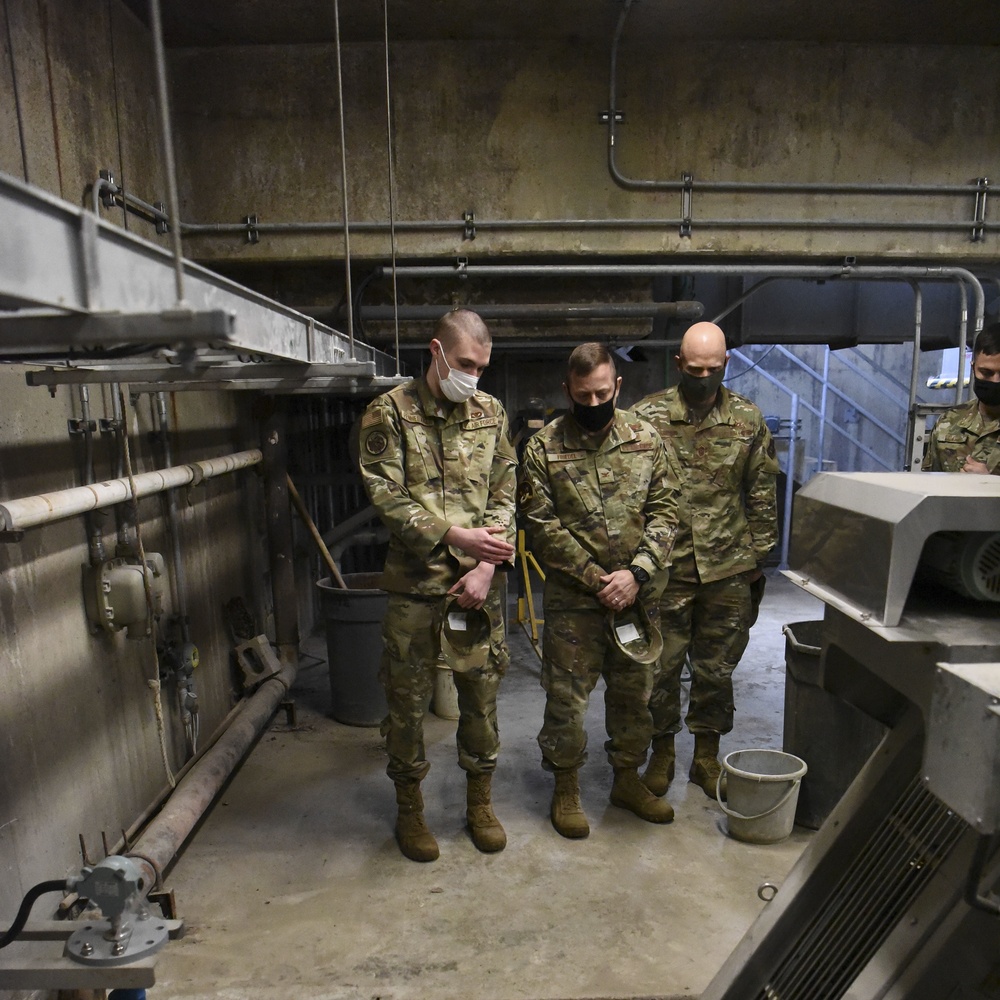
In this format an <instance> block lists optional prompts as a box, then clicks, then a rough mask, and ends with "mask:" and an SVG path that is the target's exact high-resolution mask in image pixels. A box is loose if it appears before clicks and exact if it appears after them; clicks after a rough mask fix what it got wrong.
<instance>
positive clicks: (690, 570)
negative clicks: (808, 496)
mask: <svg viewBox="0 0 1000 1000" xmlns="http://www.w3.org/2000/svg"><path fill="white" fill-rule="evenodd" d="M633 412H634V413H635V414H636V415H637V416H639V417H641V418H642V419H643V420H648V421H649V423H651V424H652V425H653V426H654V427H655V428H656V429H657V430H658V431H659V432H660V435H661V437H662V438H663V443H664V444H665V445H666V448H667V454H668V455H669V456H670V458H671V461H672V463H673V465H674V466H675V468H676V469H677V470H678V473H679V475H680V479H681V482H680V504H679V510H678V514H679V518H680V528H679V530H678V533H677V541H676V542H675V543H674V553H673V569H672V570H671V579H673V580H686V581H694V582H699V581H700V582H702V583H712V582H713V581H715V580H725V579H726V578H728V577H730V576H735V575H736V574H737V573H744V572H747V571H748V570H753V569H756V568H757V567H758V566H759V565H760V564H761V563H762V562H763V561H764V557H765V556H766V555H767V554H768V552H770V551H771V549H773V548H774V546H775V543H776V542H777V540H778V516H777V504H776V497H775V483H776V476H777V473H778V460H777V458H776V457H775V453H774V442H773V441H772V440H771V434H770V432H769V431H768V429H767V426H766V425H765V424H764V417H763V416H762V414H761V412H760V410H759V409H757V407H756V406H755V405H754V404H753V403H752V402H750V400H749V399H747V398H746V397H745V396H741V395H739V394H738V393H735V392H731V391H730V390H729V389H727V388H725V386H723V387H722V388H720V389H719V396H718V398H717V399H716V402H715V405H714V406H713V407H712V409H711V410H709V411H708V413H707V414H706V415H705V417H704V418H703V419H702V421H701V423H699V424H693V423H691V422H690V419H689V415H688V405H687V403H686V402H685V400H684V398H683V397H682V396H681V394H680V389H679V388H677V387H676V386H675V387H673V388H671V389H665V390H663V391H662V392H657V393H653V394H652V395H651V396H647V397H646V398H645V399H643V400H640V401H639V402H638V403H637V404H636V405H635V407H634V408H633Z"/></svg>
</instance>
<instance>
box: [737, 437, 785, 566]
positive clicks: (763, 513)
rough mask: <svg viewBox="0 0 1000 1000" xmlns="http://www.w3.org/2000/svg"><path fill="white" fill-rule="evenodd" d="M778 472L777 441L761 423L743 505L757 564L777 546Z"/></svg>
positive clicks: (745, 480)
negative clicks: (775, 446) (775, 447)
mask: <svg viewBox="0 0 1000 1000" xmlns="http://www.w3.org/2000/svg"><path fill="white" fill-rule="evenodd" d="M778 471H779V467H778V458H777V455H776V454H775V450H774V440H773V438H772V437H771V432H770V431H769V430H768V429H767V425H766V424H765V423H764V421H763V420H761V421H760V426H759V427H758V428H757V434H756V435H755V437H754V441H753V444H752V445H751V447H750V458H749V460H748V461H747V464H746V469H745V470H744V473H743V503H744V507H745V509H746V515H747V523H748V524H749V525H750V534H751V536H752V537H753V550H754V555H755V556H756V557H757V562H758V564H759V563H762V562H763V561H764V559H765V558H766V557H767V554H768V553H769V552H770V551H771V549H773V548H774V546H775V545H777V543H778V503H777V476H778Z"/></svg>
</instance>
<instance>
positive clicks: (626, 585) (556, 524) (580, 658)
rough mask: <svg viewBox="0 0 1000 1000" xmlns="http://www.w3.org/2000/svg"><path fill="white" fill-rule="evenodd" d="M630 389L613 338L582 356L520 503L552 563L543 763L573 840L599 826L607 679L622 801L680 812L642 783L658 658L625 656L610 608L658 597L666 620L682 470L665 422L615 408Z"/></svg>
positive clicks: (541, 436) (559, 821)
mask: <svg viewBox="0 0 1000 1000" xmlns="http://www.w3.org/2000/svg"><path fill="white" fill-rule="evenodd" d="M620 387H621V379H620V378H619V377H617V376H616V372H615V365H614V360H613V359H612V357H611V355H610V354H609V353H608V350H607V348H606V347H604V346H603V345H601V344H583V345H581V346H580V347H578V348H576V350H574V351H573V353H572V354H571V355H570V360H569V371H568V373H567V377H566V383H565V386H564V388H565V389H566V393H567V395H568V397H569V401H570V412H569V413H568V414H566V415H564V416H561V417H557V418H556V419H555V420H554V421H552V423H550V424H549V425H548V426H547V427H545V428H543V429H542V430H540V431H538V432H537V433H536V434H535V435H534V436H533V437H532V438H531V439H530V440H529V441H528V443H527V446H526V448H525V453H524V458H523V465H522V475H521V483H520V486H519V487H518V509H519V511H520V513H521V515H522V517H523V520H524V527H525V529H526V531H527V534H528V539H529V544H530V546H531V550H532V552H533V553H534V554H535V555H536V556H537V557H538V558H539V559H540V560H541V561H542V562H543V563H544V564H545V567H546V578H545V597H544V608H545V612H544V613H545V630H544V634H543V637H542V678H541V679H542V686H543V687H544V688H545V694H546V698H545V718H544V722H543V725H542V730H541V732H540V733H539V734H538V745H539V746H540V747H541V750H542V767H543V768H545V770H547V771H552V772H553V773H554V776H555V792H554V794H553V797H552V808H551V817H552V824H553V826H554V827H555V828H556V830H557V831H558V832H559V833H560V834H562V835H563V836H564V837H586V836H587V835H588V834H589V832H590V826H589V824H588V822H587V817H586V815H585V814H584V812H583V809H582V807H581V805H580V789H579V782H578V778H577V771H578V770H579V768H580V765H581V764H582V763H583V762H584V760H585V759H586V755H587V754H586V747H587V734H586V732H585V730H584V716H585V714H586V711H587V704H588V701H589V697H590V692H591V691H592V690H593V689H594V686H595V684H596V683H597V680H598V678H600V677H601V676H602V675H603V677H604V679H605V681H606V683H607V694H606V696H605V715H606V727H607V732H608V737H609V739H608V741H607V743H606V744H605V749H606V750H607V753H608V759H609V760H610V761H611V765H612V767H613V768H614V775H615V777H614V784H613V786H612V791H611V801H612V802H613V803H614V804H615V805H617V806H621V807H622V808H625V809H629V810H631V811H632V812H633V813H635V814H636V815H637V816H639V817H641V818H642V819H645V820H648V821H650V822H653V823H667V822H669V821H670V820H671V819H673V810H672V809H671V808H670V805H669V803H667V802H666V801H665V800H663V801H661V800H659V799H657V798H656V796H655V795H652V794H651V793H650V792H649V790H648V789H647V788H646V787H645V786H644V785H643V784H642V782H641V781H640V780H639V775H638V768H639V767H640V766H641V765H642V764H643V763H644V762H645V760H646V749H647V746H648V744H649V738H650V736H651V734H652V719H651V718H650V714H649V707H648V701H649V694H650V690H651V686H652V674H653V669H654V664H652V663H645V664H644V663H639V662H636V661H635V660H634V659H632V658H630V657H628V656H625V655H624V654H623V653H622V652H621V651H620V650H619V649H618V647H617V646H616V644H615V642H614V641H613V639H612V637H611V635H610V631H609V621H608V620H609V611H610V612H614V610H615V609H622V608H625V607H629V606H630V605H631V604H632V603H633V602H634V601H636V600H637V599H638V600H641V601H643V602H646V609H647V612H648V613H649V614H650V617H651V618H652V620H653V623H654V625H655V620H656V598H657V595H658V593H659V590H660V589H662V587H663V585H664V584H665V582H666V573H667V569H668V567H669V565H670V548H671V545H672V544H673V538H674V532H675V530H676V523H677V501H676V495H675V494H676V487H675V484H674V477H673V476H671V474H670V470H669V468H668V465H667V457H666V454H665V452H664V449H663V446H662V444H661V442H660V440H659V437H658V436H657V434H656V432H655V431H654V430H653V428H651V427H649V426H648V425H647V424H645V423H643V422H642V421H640V420H635V419H629V418H627V417H626V416H625V414H624V413H622V412H621V411H617V412H616V410H615V402H616V400H617V398H618V392H619V389H620Z"/></svg>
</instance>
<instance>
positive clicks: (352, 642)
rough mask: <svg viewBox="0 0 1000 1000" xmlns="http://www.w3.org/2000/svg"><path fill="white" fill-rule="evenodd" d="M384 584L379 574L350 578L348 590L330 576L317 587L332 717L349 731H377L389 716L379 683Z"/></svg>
mask: <svg viewBox="0 0 1000 1000" xmlns="http://www.w3.org/2000/svg"><path fill="white" fill-rule="evenodd" d="M380 580H381V574H380V573H348V574H347V575H346V576H345V577H344V583H346V584H347V589H346V590H344V589H342V588H341V587H337V586H335V585H334V584H333V582H332V581H331V580H330V579H329V577H324V578H323V579H322V580H320V581H318V582H317V584H316V586H317V587H319V590H320V597H321V602H322V609H323V618H324V620H325V622H326V658H327V662H328V665H329V668H330V694H331V695H332V706H331V711H330V714H331V715H332V716H333V718H334V719H336V720H337V722H343V723H346V724H347V725H348V726H377V725H379V724H380V723H381V722H382V720H383V719H384V718H385V716H386V714H387V713H388V711H389V709H388V706H387V705H386V701H385V692H384V691H383V690H382V685H381V683H379V679H378V670H379V664H380V662H381V659H382V619H383V618H384V617H385V611H386V608H387V606H388V603H389V595H388V594H387V593H386V592H385V591H384V590H381V589H379V586H378V585H379V582H380Z"/></svg>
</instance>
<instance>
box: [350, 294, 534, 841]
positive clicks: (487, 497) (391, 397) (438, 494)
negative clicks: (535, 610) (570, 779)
mask: <svg viewBox="0 0 1000 1000" xmlns="http://www.w3.org/2000/svg"><path fill="white" fill-rule="evenodd" d="M491 351H492V342H491V338H490V333H489V330H488V329H487V328H486V324H485V323H484V322H483V321H482V319H481V318H480V317H479V316H478V315H477V314H476V313H474V312H471V311H470V310H466V309H457V310H453V311H452V312H449V313H447V314H446V315H445V316H443V317H442V318H441V319H440V320H439V321H438V323H437V325H436V327H435V328H434V336H433V339H432V340H431V342H430V355H431V357H430V365H429V366H428V368H427V372H426V374H425V375H424V376H423V377H421V378H416V379H413V380H411V381H409V382H407V383H406V384H404V385H401V386H397V387H396V388H394V389H391V390H390V391H389V392H386V393H384V394H383V395H381V396H379V397H378V398H377V399H375V400H374V401H373V402H372V403H371V404H369V406H368V408H367V409H366V411H365V414H364V417H363V418H362V422H361V435H360V443H359V452H360V464H361V475H362V479H363V481H364V485H365V489H366V491H367V493H368V496H369V498H370V499H371V502H372V504H373V505H374V506H375V508H376V510H377V511H378V513H379V516H380V517H381V518H382V520H383V521H384V522H385V524H386V525H387V526H388V527H389V530H390V532H391V537H390V541H389V550H388V554H387V556H386V562H385V571H384V574H383V583H382V586H383V588H384V589H385V590H387V591H388V592H389V604H388V610H387V611H386V615H385V618H384V621H383V625H382V637H383V641H384V644H385V651H384V653H383V658H382V667H381V679H382V683H383V685H384V687H385V692H386V698H387V701H388V704H389V714H388V716H387V717H386V719H385V721H384V722H383V725H382V731H383V735H384V736H385V738H386V750H387V752H388V754H389V763H388V766H387V767H386V773H387V774H388V775H389V777H390V778H391V779H392V781H393V783H394V785H395V788H396V803H397V806H398V814H397V820H396V828H395V834H396V840H397V841H398V843H399V848H400V850H401V851H402V853H403V854H404V855H405V856H406V857H407V858H410V859H411V860H413V861H433V860H435V859H436V858H437V857H438V854H439V852H438V845H437V842H436V840H435V839H434V835H433V834H432V833H431V831H430V830H429V829H428V827H427V824H426V822H425V820H424V811H423V810H424V804H423V798H422V796H421V793H420V782H421V781H422V780H423V779H424V777H425V776H426V775H427V772H428V770H429V769H430V765H429V764H428V762H427V758H426V754H425V750H424V738H423V719H424V714H425V713H426V711H427V708H428V705H429V703H430V699H431V696H432V693H433V689H434V671H435V670H437V669H440V668H442V667H443V666H445V665H446V664H445V663H444V662H443V661H442V660H441V635H440V623H441V620H442V613H443V611H444V605H445V604H446V603H448V602H449V601H450V599H451V597H454V598H455V599H456V600H457V603H458V605H459V606H460V607H461V608H465V609H485V611H486V613H488V615H489V620H490V631H489V634H488V636H487V637H486V639H485V641H487V642H488V643H489V651H488V655H487V656H486V660H485V664H484V665H482V666H480V667H475V668H473V669H469V670H466V671H463V670H461V669H458V668H456V669H455V674H454V676H455V687H456V689H457V693H458V707H459V713H460V714H459V721H458V731H457V734H456V740H457V744H458V760H459V766H460V767H461V768H462V769H463V770H464V771H465V772H466V776H467V798H466V820H467V822H468V825H469V830H470V833H471V835H472V840H473V843H474V844H475V845H476V847H477V848H478V849H479V850H480V851H485V852H492V851H500V850H503V848H504V847H505V846H506V843H507V838H506V834H505V832H504V829H503V827H502V826H501V825H500V822H499V821H498V820H497V818H496V815H495V814H494V812H493V808H492V803H491V780H492V776H493V771H494V769H495V768H496V764H497V754H498V752H499V747H500V740H499V730H498V727H497V715H496V702H497V690H498V688H499V685H500V678H501V677H502V676H503V674H504V672H505V670H506V668H507V664H508V662H509V655H508V652H507V646H506V643H505V640H504V624H503V616H502V614H501V607H500V591H499V587H498V583H499V577H498V576H496V575H495V573H496V570H497V568H498V567H504V568H509V566H510V565H511V564H512V563H513V559H514V541H515V537H516V525H515V517H514V494H515V489H516V465H517V459H516V456H515V454H514V449H513V447H512V445H511V442H510V434H509V428H508V423H507V414H506V412H505V411H504V408H503V406H502V405H501V403H500V402H499V400H497V399H494V398H493V397H492V396H490V395H487V394H486V393H484V392H480V391H477V383H478V379H479V377H480V376H481V375H482V373H483V372H484V371H485V369H486V367H487V365H488V364H489V360H490V354H491ZM449 595H450V596H449Z"/></svg>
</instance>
